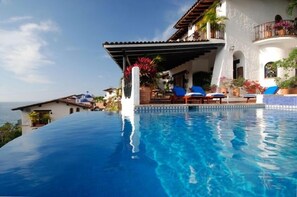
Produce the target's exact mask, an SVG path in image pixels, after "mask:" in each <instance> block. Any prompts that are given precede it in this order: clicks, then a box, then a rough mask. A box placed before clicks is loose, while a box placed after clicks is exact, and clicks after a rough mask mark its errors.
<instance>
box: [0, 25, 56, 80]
mask: <svg viewBox="0 0 297 197" xmlns="http://www.w3.org/2000/svg"><path fill="white" fill-rule="evenodd" d="M53 31H58V27H57V26H56V25H55V24H54V23H53V22H51V21H46V22H41V23H27V24H23V25H21V26H20V27H19V28H18V29H15V30H5V29H1V28H0V67H2V68H3V69H5V70H6V71H9V72H11V73H13V75H14V77H16V78H17V79H19V80H22V81H25V82H29V83H50V80H49V79H47V77H46V76H44V75H43V74H42V72H41V68H42V67H44V66H46V65H49V64H52V63H53V61H51V60H50V59H49V58H48V57H47V56H46V55H45V54H44V53H43V49H44V48H45V47H46V45H47V42H46V41H45V39H44V38H43V37H42V36H43V34H44V33H46V32H53Z"/></svg>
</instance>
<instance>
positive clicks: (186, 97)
mask: <svg viewBox="0 0 297 197" xmlns="http://www.w3.org/2000/svg"><path fill="white" fill-rule="evenodd" d="M172 92H173V95H172V97H171V103H175V102H177V101H179V100H182V102H184V103H186V104H187V103H188V102H192V101H194V100H197V101H199V102H200V103H202V102H203V98H204V95H202V94H201V93H193V92H190V93H187V92H186V90H185V89H184V88H182V87H179V86H175V87H174V88H173V89H172Z"/></svg>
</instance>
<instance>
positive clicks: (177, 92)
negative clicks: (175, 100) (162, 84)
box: [172, 86, 186, 96]
mask: <svg viewBox="0 0 297 197" xmlns="http://www.w3.org/2000/svg"><path fill="white" fill-rule="evenodd" d="M172 91H173V93H174V94H175V96H185V94H186V90H185V89H184V88H182V87H179V86H174V88H173V89H172Z"/></svg>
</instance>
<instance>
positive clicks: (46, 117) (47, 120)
mask: <svg viewBox="0 0 297 197" xmlns="http://www.w3.org/2000/svg"><path fill="white" fill-rule="evenodd" d="M51 119H52V118H51V116H50V114H48V113H46V114H43V115H42V117H41V122H42V123H43V124H48V123H50V122H51Z"/></svg>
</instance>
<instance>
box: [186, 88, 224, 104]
mask: <svg viewBox="0 0 297 197" xmlns="http://www.w3.org/2000/svg"><path fill="white" fill-rule="evenodd" d="M191 91H192V92H193V93H200V94H202V95H203V96H204V100H206V102H207V103H209V100H214V99H219V100H220V103H222V99H223V98H226V96H225V95H224V94H223V93H218V92H215V93H208V94H206V92H205V91H204V89H203V88H202V87H200V86H192V88H191Z"/></svg>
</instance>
